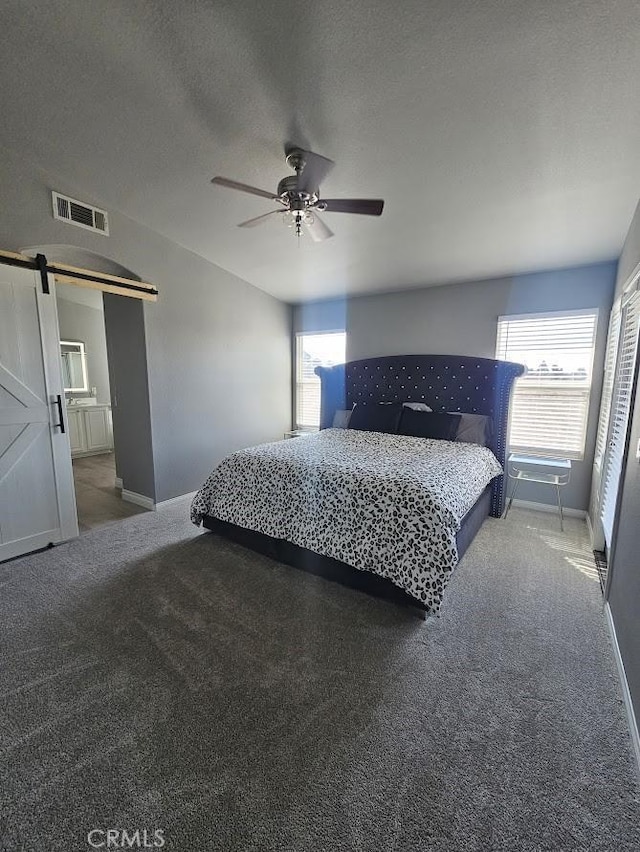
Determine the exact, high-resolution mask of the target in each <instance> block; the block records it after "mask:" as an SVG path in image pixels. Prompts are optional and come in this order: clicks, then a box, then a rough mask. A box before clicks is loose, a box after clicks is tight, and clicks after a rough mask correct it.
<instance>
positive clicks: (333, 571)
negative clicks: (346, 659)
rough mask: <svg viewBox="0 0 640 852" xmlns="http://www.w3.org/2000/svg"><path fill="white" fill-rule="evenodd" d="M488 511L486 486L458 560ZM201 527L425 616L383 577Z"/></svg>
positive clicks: (264, 540) (223, 528)
mask: <svg viewBox="0 0 640 852" xmlns="http://www.w3.org/2000/svg"><path fill="white" fill-rule="evenodd" d="M490 510H491V486H487V488H485V490H484V491H483V492H482V494H481V495H480V497H479V498H478V500H477V501H476V502H475V503H474V505H473V506H472V507H471V509H469V511H468V512H467V514H466V515H465V516H464V518H463V520H462V524H461V525H460V529H459V531H458V533H457V535H456V545H457V548H458V559H461V558H462V556H463V555H464V553H465V552H466V550H467V548H468V547H469V545H470V544H471V542H472V541H473V539H474V538H475V535H476V533H477V532H478V530H479V529H480V527H481V526H482V523H483V521H484V519H485V518H486V517H488V515H489V513H490ZM202 525H203V526H204V527H206V528H207V529H208V530H210V531H211V532H213V533H216V534H217V535H221V536H223V537H224V538H227V539H229V540H230V541H234V542H236V543H237V544H240V545H242V546H243V547H246V548H248V549H249V550H253V551H255V552H256V553H261V554H263V555H264V556H268V557H269V558H271V559H273V560H275V561H276V562H282V563H284V564H285V565H291V566H293V567H294V568H300V569H302V570H303V571H308V572H309V573H311V574H316V575H317V576H320V577H324V578H325V579H327V580H333V581H334V582H338V583H341V584H342V585H343V586H348V587H349V588H352V589H358V590H360V591H363V592H366V593H368V594H370V595H374V596H375V597H380V598H384V599H385V600H388V601H391V602H393V603H397V604H401V605H403V606H408V607H412V608H413V609H415V610H419V611H420V615H421V617H422V618H425V617H426V616H427V615H428V614H429V610H428V608H427V607H426V606H425V604H423V603H422V601H419V600H417V598H414V597H413V596H412V595H410V594H408V593H407V592H405V591H404V590H403V589H400V588H399V587H398V586H396V585H394V584H393V583H392V582H391V581H390V580H387V579H386V578H385V577H379V576H378V575H377V574H372V573H371V572H370V571H359V570H358V569H357V568H353V567H352V566H351V565H346V564H345V563H344V562H340V561H339V560H337V559H332V558H331V557H329V556H321V555H320V554H318V553H314V552H313V551H311V550H306V549H305V548H304V547H299V546H298V545H297V544H292V543H291V542H289V541H285V540H284V539H279V538H272V537H271V536H268V535H264V534H263V533H259V532H255V530H249V529H245V528H244V527H239V526H237V525H236V524H231V523H229V522H228V521H221V520H219V519H218V518H213V517H210V516H205V517H204V518H203V519H202Z"/></svg>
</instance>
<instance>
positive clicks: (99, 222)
mask: <svg viewBox="0 0 640 852" xmlns="http://www.w3.org/2000/svg"><path fill="white" fill-rule="evenodd" d="M51 196H52V199H53V218H54V219H60V220H61V221H63V222H69V224H71V225H77V226H78V227H79V228H87V230H89V231H97V232H98V233H99V234H104V235H105V236H107V237H108V236H109V218H108V216H107V214H106V212H105V211H104V210H100V209H99V208H97V207H92V206H91V205H90V204H84V203H83V202H82V201H77V200H76V199H75V198H69V197H68V196H66V195H60V193H59V192H52V193H51Z"/></svg>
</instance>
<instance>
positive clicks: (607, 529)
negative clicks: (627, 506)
mask: <svg viewBox="0 0 640 852" xmlns="http://www.w3.org/2000/svg"><path fill="white" fill-rule="evenodd" d="M612 316H615V308H614V314H613V315H612ZM612 322H614V321H613V320H612ZM639 327H640V294H639V293H637V292H634V293H633V294H632V296H631V297H630V298H629V299H628V300H626V301H625V303H624V305H623V307H622V311H621V312H620V313H618V319H617V329H614V334H615V338H614V341H615V342H612V343H611V346H610V349H611V350H612V351H611V358H612V360H613V358H615V372H614V376H613V380H612V387H611V390H610V391H609V395H608V396H609V398H608V400H603V410H602V412H601V415H600V417H601V423H602V420H603V418H604V419H605V423H604V424H603V431H604V436H605V439H604V440H603V443H604V459H603V462H602V475H601V476H602V478H601V494H602V496H601V505H600V520H601V522H602V528H603V530H604V537H605V541H606V543H607V546H608V547H609V548H610V547H611V543H612V541H613V527H614V522H615V514H616V505H617V500H618V490H619V487H620V477H621V474H622V467H623V463H624V454H625V448H626V445H627V432H628V427H629V414H630V411H631V405H632V400H633V385H634V374H635V369H636V354H637V350H638V328H639ZM610 339H611V338H610ZM607 355H608V356H609V352H608V353H607Z"/></svg>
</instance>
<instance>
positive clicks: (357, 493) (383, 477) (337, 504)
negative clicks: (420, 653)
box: [191, 429, 502, 612]
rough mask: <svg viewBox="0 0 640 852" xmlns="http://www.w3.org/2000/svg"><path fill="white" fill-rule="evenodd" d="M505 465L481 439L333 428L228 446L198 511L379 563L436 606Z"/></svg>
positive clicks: (354, 561)
mask: <svg viewBox="0 0 640 852" xmlns="http://www.w3.org/2000/svg"><path fill="white" fill-rule="evenodd" d="M501 473H502V468H501V467H500V465H499V464H498V461H497V460H496V457H495V456H494V455H493V453H492V452H491V451H490V450H489V449H487V448H486V447H480V446H478V445H476V444H464V443H455V442H452V441H436V440H430V439H425V438H412V437H407V436H404V435H387V434H384V433H381V432H361V431H357V430H354V429H325V430H323V431H321V432H316V433H312V434H309V435H304V436H301V437H298V438H291V439H288V440H283V441H277V442H275V443H271V444H261V445H260V446H257V447H250V448H248V449H246V450H240V451H239V452H236V453H233V454H232V455H230V456H228V457H227V458H226V459H224V460H223V461H222V462H221V463H220V464H219V465H218V467H217V468H216V469H215V470H214V471H213V473H212V474H211V476H210V477H209V478H208V479H207V481H206V482H205V484H204V486H203V487H202V488H201V489H200V491H199V492H198V493H197V494H196V496H195V498H194V500H193V503H192V506H191V520H192V521H193V523H194V524H200V523H201V521H202V518H203V517H204V516H205V515H210V516H212V517H215V518H219V519H221V520H223V521H228V522H230V523H232V524H236V525H237V526H240V527H244V528H246V529H251V530H256V531H258V532H261V533H265V534H266V535H269V536H272V537H273V538H281V539H285V540H286V541H290V542H293V543H294V544H297V545H299V546H300V547H305V548H307V549H308V550H312V551H314V552H315V553H319V554H322V555H324V556H330V557H333V558H334V559H338V560H340V561H342V562H345V563H347V564H348V565H352V566H353V567H354V568H358V569H360V570H362V571H371V572H373V573H374V574H379V575H380V576H382V577H387V578H388V579H389V580H391V581H392V582H393V583H395V585H397V586H399V587H400V588H402V589H404V590H405V591H406V592H408V593H409V594H410V595H413V597H415V598H417V599H418V600H419V601H421V602H422V603H423V604H425V605H426V607H427V609H428V611H430V612H437V611H438V609H439V608H440V603H441V601H442V596H443V594H444V590H445V587H446V585H447V582H448V579H449V576H450V574H451V572H452V570H453V568H454V567H455V565H456V563H457V561H458V553H457V549H456V532H457V531H458V529H459V528H460V522H461V521H462V519H463V518H464V516H465V514H466V513H467V512H468V510H469V509H470V508H471V507H472V506H473V504H474V503H475V502H476V500H477V499H478V497H479V496H480V494H481V493H482V491H483V490H484V488H485V487H486V485H487V484H488V483H489V482H490V481H491V480H492V479H493V478H494V477H495V476H498V475H499V474H501Z"/></svg>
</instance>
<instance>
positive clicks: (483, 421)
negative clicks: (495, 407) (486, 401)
mask: <svg viewBox="0 0 640 852" xmlns="http://www.w3.org/2000/svg"><path fill="white" fill-rule="evenodd" d="M450 413H451V414H460V416H461V419H460V424H459V426H458V431H457V432H456V437H455V440H456V441H461V442H462V443H463V444H480V446H481V447H486V446H487V445H488V444H489V443H490V441H491V435H492V431H493V423H492V420H491V418H490V417H488V416H487V415H486V414H467V413H465V412H460V411H452V412H450Z"/></svg>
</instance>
